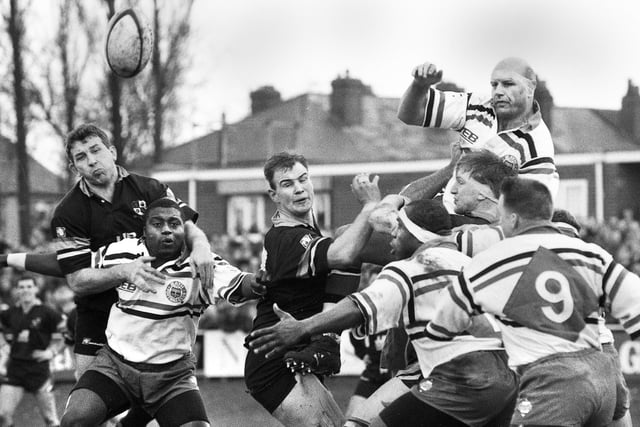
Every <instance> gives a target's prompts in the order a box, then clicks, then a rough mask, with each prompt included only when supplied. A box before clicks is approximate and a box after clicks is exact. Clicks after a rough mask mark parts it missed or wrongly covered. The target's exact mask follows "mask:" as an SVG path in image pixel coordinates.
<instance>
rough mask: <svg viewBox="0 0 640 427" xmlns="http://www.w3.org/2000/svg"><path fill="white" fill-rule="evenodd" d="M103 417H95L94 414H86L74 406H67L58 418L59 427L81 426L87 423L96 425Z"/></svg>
mask: <svg viewBox="0 0 640 427" xmlns="http://www.w3.org/2000/svg"><path fill="white" fill-rule="evenodd" d="M102 418H104V417H101V418H100V419H97V417H96V416H95V414H88V413H86V412H85V411H79V410H77V409H74V408H67V410H66V411H65V413H64V414H63V415H62V419H61V420H60V427H82V426H87V425H98V424H100V423H101V422H102V421H103V419H102Z"/></svg>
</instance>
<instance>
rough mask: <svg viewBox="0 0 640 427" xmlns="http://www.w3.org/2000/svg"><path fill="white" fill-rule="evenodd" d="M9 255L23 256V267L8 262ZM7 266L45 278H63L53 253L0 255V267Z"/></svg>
mask: <svg viewBox="0 0 640 427" xmlns="http://www.w3.org/2000/svg"><path fill="white" fill-rule="evenodd" d="M9 255H12V256H21V255H24V256H25V258H24V267H23V266H22V265H17V264H15V263H14V262H9V260H10V259H8V257H9ZM7 266H10V267H14V268H17V269H19V270H26V271H31V272H33V273H39V274H44V275H46V276H55V277H64V274H62V271H61V270H60V265H59V264H58V258H57V257H56V253H55V252H50V253H41V254H36V253H27V254H7V255H0V267H7Z"/></svg>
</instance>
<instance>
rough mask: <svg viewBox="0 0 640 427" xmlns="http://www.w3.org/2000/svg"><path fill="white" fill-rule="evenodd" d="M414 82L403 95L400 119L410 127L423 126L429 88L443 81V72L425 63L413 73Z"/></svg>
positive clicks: (399, 112) (399, 108)
mask: <svg viewBox="0 0 640 427" xmlns="http://www.w3.org/2000/svg"><path fill="white" fill-rule="evenodd" d="M411 76H412V77H413V80H412V81H411V84H410V85H409V87H408V88H407V90H406V91H405V92H404V94H403V95H402V99H401V100H400V106H399V107H398V118H399V119H400V120H401V121H403V122H404V123H406V124H408V125H416V126H423V125H424V116H425V109H426V107H427V94H428V92H429V88H430V87H431V86H432V85H434V84H436V83H438V82H439V81H440V80H441V79H442V70H438V69H437V67H436V66H435V65H434V64H432V63H430V62H425V63H423V64H421V65H418V66H417V67H415V68H414V69H413V70H412V71H411Z"/></svg>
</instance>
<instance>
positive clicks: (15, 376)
mask: <svg viewBox="0 0 640 427" xmlns="http://www.w3.org/2000/svg"><path fill="white" fill-rule="evenodd" d="M50 379H51V370H50V369H49V361H48V360H47V361H44V362H36V361H35V360H19V359H9V362H8V363H7V380H6V381H5V383H6V384H9V385H13V386H16V387H22V388H23V389H25V390H26V391H28V392H29V393H36V392H38V391H39V390H40V389H41V388H42V387H43V386H45V384H47V382H48V381H49V380H50Z"/></svg>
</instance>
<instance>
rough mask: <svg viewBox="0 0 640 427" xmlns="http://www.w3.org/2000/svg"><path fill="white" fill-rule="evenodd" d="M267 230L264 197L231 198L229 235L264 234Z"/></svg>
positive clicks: (228, 207)
mask: <svg viewBox="0 0 640 427" xmlns="http://www.w3.org/2000/svg"><path fill="white" fill-rule="evenodd" d="M264 229H265V220H264V197H263V196H261V195H257V196H231V197H229V203H227V234H229V235H230V236H237V235H241V234H247V233H256V232H257V233H262V232H263V231H264Z"/></svg>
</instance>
